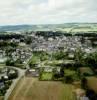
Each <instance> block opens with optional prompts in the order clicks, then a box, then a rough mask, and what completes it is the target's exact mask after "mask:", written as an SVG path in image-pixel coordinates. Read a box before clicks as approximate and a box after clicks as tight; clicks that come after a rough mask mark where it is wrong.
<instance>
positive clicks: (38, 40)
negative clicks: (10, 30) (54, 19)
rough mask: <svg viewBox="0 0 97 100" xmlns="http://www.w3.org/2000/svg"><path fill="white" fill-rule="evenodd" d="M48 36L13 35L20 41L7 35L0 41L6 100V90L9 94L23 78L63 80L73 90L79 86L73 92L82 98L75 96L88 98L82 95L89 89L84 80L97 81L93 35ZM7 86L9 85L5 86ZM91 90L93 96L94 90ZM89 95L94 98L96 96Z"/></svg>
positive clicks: (0, 73)
mask: <svg viewBox="0 0 97 100" xmlns="http://www.w3.org/2000/svg"><path fill="white" fill-rule="evenodd" d="M48 33H50V32H48V31H47V32H44V34H42V35H41V32H30V33H29V32H28V33H24V35H20V34H19V35H18V34H17V33H15V35H16V37H17V36H19V38H14V37H15V36H14V37H13V36H10V35H8V37H9V36H10V39H5V38H2V39H1V40H0V79H1V81H0V93H1V94H0V95H1V96H4V95H5V98H7V99H8V98H9V96H10V95H11V92H10V93H8V92H7V91H8V90H9V89H11V90H10V91H12V90H13V89H14V87H15V84H17V82H18V80H19V79H20V78H21V77H24V76H25V77H35V78H38V80H39V81H62V82H63V83H66V84H73V86H75V87H76V86H77V85H78V86H79V87H76V88H77V89H76V90H78V89H79V91H80V92H82V94H83V95H82V94H81V93H80V95H78V96H77V93H76V91H75V92H74V93H75V94H76V97H79V98H83V97H85V98H91V97H89V95H88V94H87V95H86V94H85V92H87V91H88V89H87V88H88V87H90V86H85V85H84V84H86V83H85V82H86V81H84V80H86V79H87V77H88V78H89V77H90V78H91V77H95V78H96V73H97V70H96V69H97V66H96V60H97V59H96V58H95V57H96V55H97V52H96V51H97V47H96V42H97V41H96V39H95V34H94V36H91V34H87V36H84V35H83V34H82V35H80V36H79V35H77V34H75V35H71V34H69V33H68V34H67V33H66V34H65V33H64V34H63V33H62V35H58V34H61V33H60V32H51V34H50V35H48ZM91 57H92V58H91ZM92 62H93V63H92ZM93 67H95V69H94V68H93ZM14 80H16V81H14ZM6 84H7V85H8V84H9V85H8V87H6ZM13 84H14V86H13ZM94 84H95V83H94ZM11 87H12V88H11ZM4 88H6V89H4ZM2 89H3V90H5V91H2ZM7 89H8V90H7ZM93 91H94V93H95V92H96V91H97V90H96V89H94V90H93ZM92 95H93V96H94V97H93V98H95V96H96V94H95V95H94V94H92ZM73 97H74V96H73ZM7 99H6V100H7ZM74 100H75V99H74ZM94 100H96V99H94Z"/></svg>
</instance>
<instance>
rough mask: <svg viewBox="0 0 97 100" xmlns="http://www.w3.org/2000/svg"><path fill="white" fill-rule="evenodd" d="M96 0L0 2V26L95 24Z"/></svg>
mask: <svg viewBox="0 0 97 100" xmlns="http://www.w3.org/2000/svg"><path fill="white" fill-rule="evenodd" d="M96 4H97V1H96V0H1V2H0V25H5V24H47V23H51V24H52V23H65V22H97V12H96V11H97V6H96Z"/></svg>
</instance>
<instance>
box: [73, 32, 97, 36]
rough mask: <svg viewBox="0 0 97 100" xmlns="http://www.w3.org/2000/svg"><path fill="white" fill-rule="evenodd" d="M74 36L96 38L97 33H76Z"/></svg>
mask: <svg viewBox="0 0 97 100" xmlns="http://www.w3.org/2000/svg"><path fill="white" fill-rule="evenodd" d="M74 36H83V37H96V36H97V34H96V33H76V34H75V35H74Z"/></svg>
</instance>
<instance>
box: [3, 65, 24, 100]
mask: <svg viewBox="0 0 97 100" xmlns="http://www.w3.org/2000/svg"><path fill="white" fill-rule="evenodd" d="M10 68H13V69H16V70H17V71H18V78H17V79H15V80H13V82H12V85H11V86H10V88H9V89H8V90H7V92H6V94H5V96H4V100H8V98H9V96H10V94H11V93H12V91H13V89H14V88H15V86H16V84H17V83H18V81H19V80H20V79H21V77H22V76H24V74H25V70H22V69H20V68H16V67H10Z"/></svg>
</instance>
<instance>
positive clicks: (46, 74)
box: [41, 72, 53, 80]
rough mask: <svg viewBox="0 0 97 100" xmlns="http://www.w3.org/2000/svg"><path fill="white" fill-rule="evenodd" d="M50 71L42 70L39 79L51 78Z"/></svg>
mask: <svg viewBox="0 0 97 100" xmlns="http://www.w3.org/2000/svg"><path fill="white" fill-rule="evenodd" d="M52 76H53V75H52V73H47V72H43V73H42V75H41V80H52Z"/></svg>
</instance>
